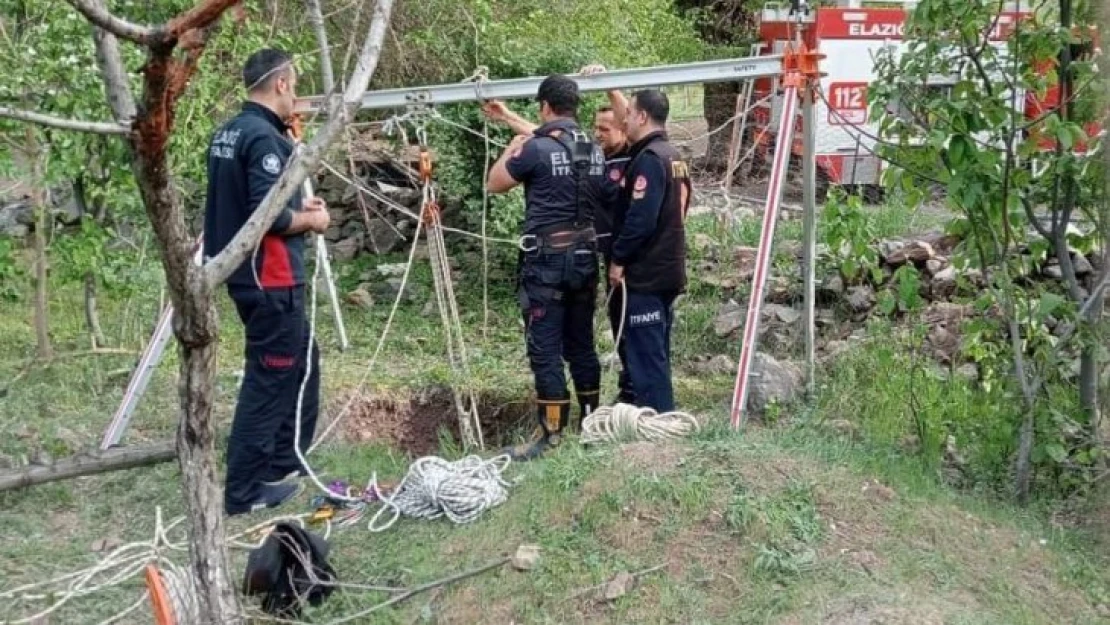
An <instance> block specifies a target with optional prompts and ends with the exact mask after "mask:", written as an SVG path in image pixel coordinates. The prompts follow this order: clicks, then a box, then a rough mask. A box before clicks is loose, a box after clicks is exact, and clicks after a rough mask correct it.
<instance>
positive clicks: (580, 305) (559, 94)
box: [487, 75, 605, 460]
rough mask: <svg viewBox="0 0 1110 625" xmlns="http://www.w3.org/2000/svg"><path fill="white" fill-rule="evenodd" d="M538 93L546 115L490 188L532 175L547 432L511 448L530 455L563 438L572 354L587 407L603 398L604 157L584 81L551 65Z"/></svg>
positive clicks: (531, 307) (535, 354)
mask: <svg viewBox="0 0 1110 625" xmlns="http://www.w3.org/2000/svg"><path fill="white" fill-rule="evenodd" d="M537 100H539V103H540V118H541V119H542V121H543V125H541V126H540V127H539V128H537V129H535V131H533V132H532V134H531V135H530V136H529V135H518V136H516V137H515V138H514V139H513V141H512V142H511V143H510V144H509V147H508V148H506V150H505V152H504V153H503V154H502V155H501V157H500V158H499V159H498V161H497V162H496V163H495V164H494V165H493V167H492V168H491V169H490V172H489V179H488V180H487V184H488V187H489V190H490V192H491V193H505V192H507V191H509V190H510V189H512V188H514V187H516V186H517V185H519V184H522V183H523V184H524V191H525V204H526V206H525V214H524V237H523V239H522V243H523V245H522V247H523V248H524V249H523V251H522V253H521V262H520V287H519V296H520V303H521V309H522V311H523V314H524V320H525V334H526V340H527V351H528V360H529V363H530V365H531V368H532V374H533V375H534V377H535V385H536V398H537V404H538V407H537V418H538V421H539V425H540V429H541V433H540V435H539V438H538V440H536V441H533V442H531V443H529V444H527V445H525V446H523V447H520V448H516V449H512V450H509V453H510V455H511V456H512V457H513V459H514V460H530V459H533V458H536V457H538V456H540V455H541V454H542V453H543V452H544V451H546V450H547V449H548V448H549V447H552V446H554V445H557V444H558V442H559V440H560V437H561V435H562V432H563V430H564V429H565V428H566V427H567V425H568V422H569V420H570V394H569V392H568V390H567V383H566V374H565V372H564V369H563V361H564V360H565V361H566V362H567V363H568V364H569V365H570V375H571V378H572V379H573V381H574V390H575V393H576V395H577V396H578V401H579V405H580V406H581V414H582V416H583V417H585V416H586V415H588V414H589V413H590V412H591V411H592V410H593V409H594V408H596V407H597V401H598V388H599V386H600V384H601V367H600V365H599V364H598V359H597V350H596V349H595V348H594V325H593V317H594V310H595V307H596V304H597V282H598V259H597V242H596V233H595V231H594V228H593V221H594V213H595V210H596V208H597V206H598V203H599V202H600V201H601V194H602V192H603V191H602V187H601V185H602V181H603V180H604V174H605V159H604V156H603V155H602V153H601V150H600V149H598V148H597V146H596V145H594V144H593V142H592V141H590V140H589V138H588V137H587V136H586V135H585V133H583V132H582V131H581V130H580V129H579V127H578V124H577V123H576V122H575V121H574V116H575V114H576V113H577V110H578V103H579V97H578V85H577V84H575V82H574V81H573V80H571V79H569V78H567V77H566V76H561V75H552V76H549V77H547V78H546V79H545V80H544V81H543V83H541V84H540V88H539V92H538V94H537Z"/></svg>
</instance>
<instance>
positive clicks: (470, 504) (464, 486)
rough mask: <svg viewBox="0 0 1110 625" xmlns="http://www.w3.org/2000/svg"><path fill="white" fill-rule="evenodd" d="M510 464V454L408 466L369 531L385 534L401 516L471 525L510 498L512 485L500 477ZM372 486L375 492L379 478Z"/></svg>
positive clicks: (427, 460) (424, 461)
mask: <svg viewBox="0 0 1110 625" xmlns="http://www.w3.org/2000/svg"><path fill="white" fill-rule="evenodd" d="M510 462H511V460H510V458H509V456H508V455H501V456H497V457H495V458H492V459H490V460H484V459H482V458H480V457H478V456H467V457H466V458H463V459H462V460H458V461H456V462H449V461H447V460H444V459H443V458H437V457H435V456H428V457H425V458H420V459H419V460H417V461H416V462H413V463H412V465H410V466H409V471H408V473H407V474H405V477H404V479H402V480H401V483H400V484H398V485H397V488H396V490H395V491H394V492H393V495H392V496H389V497H385V496H383V497H381V500H382V504H383V505H382V508H381V509H380V510H378V512H377V514H375V515H374V516H373V518H371V519H370V523H369V526H368V529H369V530H370V531H371V532H383V531H385V530H387V529H389V528H390V527H392V526H393V524H394V523H396V522H397V519H399V518H400V517H401V516H402V515H403V516H407V517H412V518H416V519H427V520H432V519H438V518H440V517H447V518H448V519H449V520H450V521H452V522H454V523H459V524H463V523H470V522H471V521H473V520H475V519H477V518H478V517H479V516H481V514H482V513H483V512H485V511H486V510H488V509H490V508H494V507H496V506H499V505H501V504H502V503H504V502H505V500H506V499H507V498H508V488H509V486H510V484H509V482H507V481H506V480H505V479H504V478H503V477H501V474H502V473H504V471H505V469H506V468H507V467H508V466H509V463H510ZM372 484H373V488H375V490H376V489H377V486H376V478H375V480H373V482H372Z"/></svg>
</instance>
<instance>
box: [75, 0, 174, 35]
mask: <svg viewBox="0 0 1110 625" xmlns="http://www.w3.org/2000/svg"><path fill="white" fill-rule="evenodd" d="M66 2H68V3H69V4H70V6H72V7H73V8H75V9H77V10H78V11H80V13H81V15H84V16H85V18H86V19H87V20H89V21H90V22H92V23H93V25H95V26H97V27H99V28H103V29H104V30H106V31H108V32H110V33H112V34H113V35H115V36H117V37H119V38H121V39H126V40H128V41H133V42H135V43H137V44H141V45H149V44H150V43H151V42H153V41H154V40H155V35H156V33H157V31H156V30H155V29H154V28H151V27H150V26H144V25H140V24H132V23H131V22H128V21H127V20H124V19H121V18H119V17H116V16H115V15H112V12H111V11H109V10H108V9H106V8H104V5H103V4H102V3H101V2H100V0H66Z"/></svg>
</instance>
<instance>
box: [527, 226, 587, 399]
mask: <svg viewBox="0 0 1110 625" xmlns="http://www.w3.org/2000/svg"><path fill="white" fill-rule="evenodd" d="M597 262H598V261H597V254H596V253H595V252H594V251H593V250H592V249H590V248H588V247H586V246H581V247H579V248H577V249H575V248H571V249H568V250H566V251H559V252H555V253H541V252H531V253H528V254H525V255H523V257H522V261H521V272H520V292H519V295H520V304H521V308H522V311H523V313H524V323H525V338H526V341H527V351H528V362H529V365H530V366H531V369H532V375H533V376H534V377H535V384H536V396H537V398H538V399H539V400H540V401H541V402H562V401H568V400H569V399H570V394H569V393H568V391H567V379H566V372H565V370H564V368H563V367H564V365H563V363H564V361H565V362H566V364H567V365H569V368H570V376H571V379H572V380H573V381H574V389H575V391H576V392H577V393H578V394H579V395H581V394H583V393H596V392H597V390H598V387H599V386H600V385H601V365H600V364H599V363H598V358H597V349H596V348H595V346H594V310H595V309H596V307H597V279H598V276H597V273H598V271H597Z"/></svg>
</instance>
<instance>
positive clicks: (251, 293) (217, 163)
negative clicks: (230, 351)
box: [204, 50, 329, 515]
mask: <svg viewBox="0 0 1110 625" xmlns="http://www.w3.org/2000/svg"><path fill="white" fill-rule="evenodd" d="M243 81H244V83H245V84H246V86H247V92H248V101H247V102H245V103H244V104H243V108H242V111H241V112H240V113H239V114H238V115H237V116H236V117H235V118H233V119H232V120H230V121H229V122H227V123H226V124H225V125H224V126H223V127H222V128H220V129H219V130H218V131H216V134H215V135H214V136H213V138H212V142H211V144H210V146H209V150H208V196H207V199H206V204H205V218H204V255H205V257H207V258H211V257H213V256H215V255H217V254H219V253H220V251H221V250H223V248H224V247H225V246H226V245H227V244H228V243H229V242H230V241H231V239H232V238H233V237H234V236H235V235H236V233H238V232H239V230H240V228H242V227H243V225H244V224H245V223H246V222H247V220H248V219H249V218H250V216H251V214H252V213H253V212H254V210H255V209H256V208H258V205H259V204H260V203H261V201H262V199H263V198H264V197H265V196H266V194H267V193H268V192H269V190H270V188H271V187H272V186H273V185H274V183H276V182H277V180H278V178H279V177H280V176H281V173H282V170H283V169H284V168H285V163H286V161H288V160H289V157H290V156H291V155H292V153H293V144H292V142H291V141H290V139H289V138H288V137H287V136H286V133H287V130H288V128H287V126H286V122H285V120H287V119H290V118H291V117H292V114H293V110H294V100H295V98H296V95H295V87H296V72H295V70H294V69H293V64H292V57H290V56H289V55H288V54H286V53H284V52H281V51H279V50H261V51H259V52H257V53H255V54H254V55H252V56H251V57H250V58H249V59H248V60H247V62H246V64H245V65H244V67H243ZM328 221H329V217H328V212H327V210H326V206H325V205H324V201H323V200H321V199H320V198H302V197H300V194H299V193H298V195H297V196H295V197H294V198H293V199H292V200H290V202H289V204H288V206H286V207H285V209H284V210H283V211H282V212H281V213H280V214H279V215H278V217H277V219H275V220H274V223H273V224H272V225H271V226H270V229H269V231H268V232H267V233H266V234H265V235H264V236H263V238H262V242H261V243H260V244H259V247H258V250H257V252H256V253H255V254H254V256H253V257H252V258H251V259H249V260H247V261H246V262H244V263H243V264H242V265H241V266H240V267H239V268H238V269H236V271H235V272H234V273H233V274H232V275H231V277H230V278H228V281H227V290H228V294H229V295H230V296H231V299H232V301H233V302H234V303H235V308H236V310H237V311H238V313H239V318H240V319H241V320H242V322H243V325H244V326H245V334H246V341H245V343H246V349H245V361H246V362H245V364H244V366H243V382H242V387H241V388H240V389H239V401H238V403H237V404H236V406H235V416H234V420H233V422H232V425H231V434H230V436H229V438H228V446H227V483H226V486H225V489H224V509H225V510H226V512H227V513H228V514H229V515H235V514H243V513H247V512H252V511H254V510H258V509H262V508H268V507H274V506H277V505H280V504H281V503H284V502H285V501H288V500H289V499H290V498H292V497H293V496H295V495H296V494H297V492H299V488H300V485H299V484H296V483H292V482H289V481H285V478H290V477H292V476H294V475H296V474H298V473H301V472H303V470H304V469H303V467H301V463H300V461H299V460H298V459H297V453H296V449H295V447H294V445H298V446H299V448H300V450H301V452H302V454H303V453H305V452H307V451H308V446H309V444H310V443H311V442H312V437H313V434H314V431H315V427H316V417H317V412H318V410H319V398H320V363H319V350H318V349H317V347H316V345H313V346H312V374H311V377H310V378H309V380H308V383H307V387H306V389H305V396H304V403H303V410H302V414H301V437H300V440H294V438H295V427H296V405H297V396H298V394H299V391H300V387H301V382H302V381H303V379H304V376H305V373H306V368H307V364H308V363H307V361H306V355H307V353H308V347H309V345H308V335H309V331H308V323H307V320H306V318H305V294H304V280H305V277H304V276H305V272H304V233H306V232H309V231H314V232H324V231H325V230H327V227H328Z"/></svg>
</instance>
